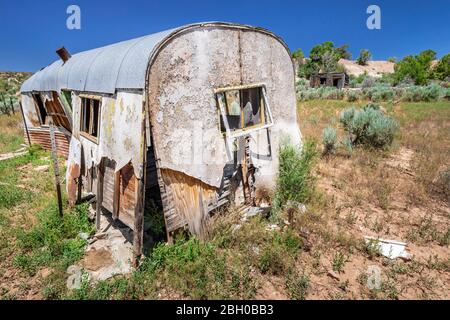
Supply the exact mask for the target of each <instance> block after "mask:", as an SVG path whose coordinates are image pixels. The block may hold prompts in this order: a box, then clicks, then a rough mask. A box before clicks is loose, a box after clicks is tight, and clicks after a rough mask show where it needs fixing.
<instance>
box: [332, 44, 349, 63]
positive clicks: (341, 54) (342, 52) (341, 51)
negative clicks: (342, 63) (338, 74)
mask: <svg viewBox="0 0 450 320" xmlns="http://www.w3.org/2000/svg"><path fill="white" fill-rule="evenodd" d="M336 54H337V56H338V58H339V59H347V60H349V59H351V58H352V54H351V53H350V52H349V51H348V44H344V45H342V46H340V47H339V48H336Z"/></svg>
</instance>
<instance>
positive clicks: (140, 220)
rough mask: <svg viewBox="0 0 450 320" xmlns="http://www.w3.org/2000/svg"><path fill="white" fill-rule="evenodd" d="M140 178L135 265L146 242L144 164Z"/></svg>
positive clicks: (137, 193) (137, 194) (134, 231)
mask: <svg viewBox="0 0 450 320" xmlns="http://www.w3.org/2000/svg"><path fill="white" fill-rule="evenodd" d="M139 173H140V174H139V175H140V177H139V179H137V184H136V197H135V200H136V205H135V208H134V230H133V253H134V266H135V267H137V266H138V265H139V257H140V256H141V255H142V245H143V242H144V189H145V185H144V177H145V176H144V166H143V165H141V167H140V170H139Z"/></svg>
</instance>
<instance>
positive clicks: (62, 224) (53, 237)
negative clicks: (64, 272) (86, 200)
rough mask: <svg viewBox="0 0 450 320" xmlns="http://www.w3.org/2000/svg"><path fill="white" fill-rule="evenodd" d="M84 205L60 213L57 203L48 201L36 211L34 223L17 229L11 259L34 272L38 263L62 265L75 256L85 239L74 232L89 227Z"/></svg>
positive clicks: (89, 229) (69, 263)
mask: <svg viewBox="0 0 450 320" xmlns="http://www.w3.org/2000/svg"><path fill="white" fill-rule="evenodd" d="M87 206H88V205H87V204H83V205H78V206H76V207H75V208H74V209H73V210H72V211H66V212H65V213H64V215H63V217H61V216H59V212H58V209H57V205H56V204H55V203H52V204H51V205H50V206H48V207H47V208H45V209H44V210H43V211H41V212H39V213H38V215H37V217H38V223H37V224H36V225H35V226H33V227H32V228H31V230H29V231H25V230H22V229H17V230H16V236H17V244H18V248H19V251H18V252H17V253H16V256H15V258H14V263H15V264H16V265H17V266H19V267H21V268H22V269H23V270H24V271H26V272H28V273H30V274H34V272H35V271H36V269H37V268H38V267H40V266H44V265H47V266H48V265H54V266H56V267H59V268H61V269H66V268H67V267H68V266H69V265H71V264H72V263H73V262H75V261H76V260H78V259H79V258H80V257H81V255H82V253H83V250H84V247H85V245H86V241H85V240H83V239H81V238H79V237H78V234H79V233H80V232H87V233H91V232H92V231H93V226H92V225H91V224H90V223H89V221H88V215H87V211H88V207H87Z"/></svg>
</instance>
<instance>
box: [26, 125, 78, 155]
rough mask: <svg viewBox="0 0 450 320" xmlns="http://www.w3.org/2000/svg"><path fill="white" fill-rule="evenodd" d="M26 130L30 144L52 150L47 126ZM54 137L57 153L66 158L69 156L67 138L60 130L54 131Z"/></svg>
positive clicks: (68, 141)
mask: <svg viewBox="0 0 450 320" xmlns="http://www.w3.org/2000/svg"><path fill="white" fill-rule="evenodd" d="M28 132H29V134H30V140H31V143H32V144H38V145H40V146H42V148H44V149H45V150H48V151H51V150H52V146H51V141H50V131H49V129H48V128H29V129H28ZM55 138H56V150H57V153H58V155H59V156H62V157H65V158H67V157H68V156H69V143H70V140H69V138H68V137H67V136H66V135H65V134H63V133H61V132H60V131H55Z"/></svg>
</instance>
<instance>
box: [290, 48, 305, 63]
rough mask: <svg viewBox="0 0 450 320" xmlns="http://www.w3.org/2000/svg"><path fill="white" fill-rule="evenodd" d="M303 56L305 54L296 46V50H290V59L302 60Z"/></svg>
mask: <svg viewBox="0 0 450 320" xmlns="http://www.w3.org/2000/svg"><path fill="white" fill-rule="evenodd" d="M304 57H305V55H304V54H303V51H302V49H300V48H298V49H296V50H294V52H292V59H294V60H297V61H299V60H303V58H304Z"/></svg>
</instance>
